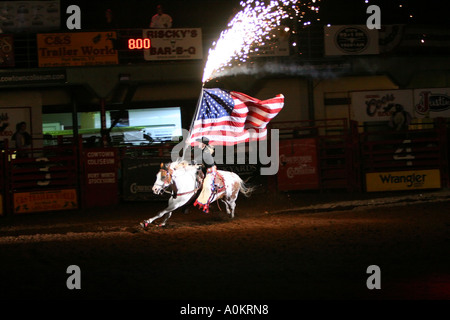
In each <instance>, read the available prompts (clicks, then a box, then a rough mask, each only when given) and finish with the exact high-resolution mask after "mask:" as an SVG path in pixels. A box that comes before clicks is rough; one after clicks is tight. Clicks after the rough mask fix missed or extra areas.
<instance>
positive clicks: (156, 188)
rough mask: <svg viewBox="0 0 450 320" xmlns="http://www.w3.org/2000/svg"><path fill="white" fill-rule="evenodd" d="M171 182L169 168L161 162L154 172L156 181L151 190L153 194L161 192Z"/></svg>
mask: <svg viewBox="0 0 450 320" xmlns="http://www.w3.org/2000/svg"><path fill="white" fill-rule="evenodd" d="M171 183H172V174H171V169H170V168H167V167H165V166H164V164H163V163H161V167H160V169H159V172H158V173H157V174H156V181H155V183H154V184H153V188H152V191H153V193H154V194H161V193H163V191H164V190H165V189H166V188H167V187H168V186H169V185H170V184H171Z"/></svg>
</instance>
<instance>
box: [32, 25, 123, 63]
mask: <svg viewBox="0 0 450 320" xmlns="http://www.w3.org/2000/svg"><path fill="white" fill-rule="evenodd" d="M116 39H117V35H116V33H115V32H112V31H105V32H74V33H43V34H38V35H37V53H38V61H39V67H69V66H98V65H111V64H118V63H119V60H118V54H117V50H116V49H114V46H113V41H114V40H116Z"/></svg>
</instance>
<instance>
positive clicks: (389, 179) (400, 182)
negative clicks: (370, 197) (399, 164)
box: [366, 169, 441, 192]
mask: <svg viewBox="0 0 450 320" xmlns="http://www.w3.org/2000/svg"><path fill="white" fill-rule="evenodd" d="M438 188H441V175H440V170H439V169H433V170H413V171H395V172H372V173H366V189H367V191H368V192H375V191H397V190H416V189H438Z"/></svg>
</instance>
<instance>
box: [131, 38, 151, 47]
mask: <svg viewBox="0 0 450 320" xmlns="http://www.w3.org/2000/svg"><path fill="white" fill-rule="evenodd" d="M151 44H152V43H151V41H150V39H149V38H138V39H128V49H130V50H140V49H150V47H151Z"/></svg>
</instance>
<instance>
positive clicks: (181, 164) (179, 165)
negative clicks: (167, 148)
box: [170, 160, 197, 170]
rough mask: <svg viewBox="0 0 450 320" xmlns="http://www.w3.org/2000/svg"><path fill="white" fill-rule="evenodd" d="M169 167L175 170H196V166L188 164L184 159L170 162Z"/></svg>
mask: <svg viewBox="0 0 450 320" xmlns="http://www.w3.org/2000/svg"><path fill="white" fill-rule="evenodd" d="M170 168H172V169H173V170H177V169H185V170H190V169H191V170H194V169H195V170H197V166H195V165H192V164H190V163H189V162H187V161H186V160H178V161H174V162H172V163H171V164H170Z"/></svg>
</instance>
